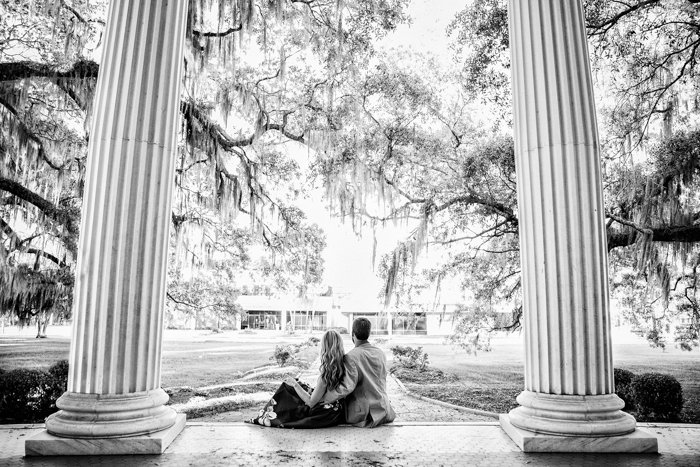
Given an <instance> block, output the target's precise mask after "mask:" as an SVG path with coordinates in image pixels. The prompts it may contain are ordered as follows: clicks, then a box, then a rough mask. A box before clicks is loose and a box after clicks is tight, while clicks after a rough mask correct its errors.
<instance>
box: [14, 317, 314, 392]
mask: <svg viewBox="0 0 700 467" xmlns="http://www.w3.org/2000/svg"><path fill="white" fill-rule="evenodd" d="M64 334H65V333H64ZM194 334H195V337H192V338H190V337H187V336H188V333H186V332H183V331H166V333H165V339H164V342H163V368H162V385H163V387H173V386H193V387H199V386H208V385H213V384H220V383H226V382H230V381H232V380H233V379H235V376H236V374H237V373H241V372H244V371H247V370H250V369H253V368H255V367H258V366H261V365H266V364H270V363H273V361H271V360H270V357H271V356H272V353H273V349H274V347H275V345H277V344H286V343H301V342H303V341H305V340H306V339H308V335H306V334H299V335H296V336H279V335H277V336H270V335H266V334H262V333H261V334H247V333H243V332H224V333H221V334H210V333H206V332H204V331H197V332H196V333H194ZM69 346H70V343H69V339H68V338H67V337H50V338H48V339H34V338H33V337H29V336H26V337H25V336H24V335H22V336H17V335H10V336H3V335H2V334H0V368H3V369H5V370H12V369H15V368H43V369H46V368H48V367H49V366H50V365H51V364H53V363H54V362H55V361H57V360H60V359H66V358H68V352H69ZM310 352H311V353H313V352H316V353H317V352H318V347H316V348H313V349H309V350H307V351H305V353H310ZM308 357H311V355H310V354H309V355H308V356H307V358H308Z"/></svg>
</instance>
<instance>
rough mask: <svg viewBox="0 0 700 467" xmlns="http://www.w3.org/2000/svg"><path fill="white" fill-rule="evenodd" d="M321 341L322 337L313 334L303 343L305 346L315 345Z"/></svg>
mask: <svg viewBox="0 0 700 467" xmlns="http://www.w3.org/2000/svg"><path fill="white" fill-rule="evenodd" d="M320 342H321V339H319V338H318V337H316V336H311V337H309V338H308V339H307V340H306V342H304V343H303V344H302V345H303V346H304V347H315V346H317V345H318V344H319V343H320Z"/></svg>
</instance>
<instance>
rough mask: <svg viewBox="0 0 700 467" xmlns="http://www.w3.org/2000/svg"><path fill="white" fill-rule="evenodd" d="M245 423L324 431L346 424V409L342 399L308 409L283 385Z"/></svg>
mask: <svg viewBox="0 0 700 467" xmlns="http://www.w3.org/2000/svg"><path fill="white" fill-rule="evenodd" d="M300 384H301V385H302V387H303V388H304V389H305V390H306V391H307V392H309V393H311V392H312V391H310V390H309V387H308V386H306V385H305V384H303V383H300ZM246 422H248V423H254V424H256V425H263V426H270V427H277V428H325V427H329V426H336V425H339V424H341V423H345V406H344V401H343V400H342V399H341V400H338V401H336V402H333V403H332V404H323V403H320V404H316V405H315V406H314V407H309V406H308V405H306V403H304V401H303V400H302V399H301V397H299V395H298V394H297V392H296V390H295V389H294V387H293V386H290V385H288V384H287V383H282V384H281V385H280V387H279V388H278V389H277V391H276V392H275V394H274V395H273V396H272V399H270V400H269V401H268V402H267V404H265V407H263V408H262V410H260V411H259V412H258V416H257V417H255V418H252V419H250V420H246Z"/></svg>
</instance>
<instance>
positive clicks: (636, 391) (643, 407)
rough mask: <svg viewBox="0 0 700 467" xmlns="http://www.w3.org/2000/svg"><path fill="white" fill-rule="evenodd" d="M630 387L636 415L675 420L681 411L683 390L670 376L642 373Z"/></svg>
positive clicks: (633, 380)
mask: <svg viewBox="0 0 700 467" xmlns="http://www.w3.org/2000/svg"><path fill="white" fill-rule="evenodd" d="M630 386H631V390H632V398H633V399H634V403H635V407H636V409H637V413H638V414H639V415H641V416H642V417H653V418H654V419H657V420H659V419H660V420H670V419H676V418H678V415H679V414H680V412H681V410H682V409H683V389H682V388H681V384H680V383H679V382H678V380H677V379H676V378H674V377H673V376H671V375H664V374H661V373H643V374H641V375H637V376H635V377H634V378H633V379H632V384H631V385H630Z"/></svg>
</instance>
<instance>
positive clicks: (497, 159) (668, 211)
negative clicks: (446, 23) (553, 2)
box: [386, 0, 700, 350]
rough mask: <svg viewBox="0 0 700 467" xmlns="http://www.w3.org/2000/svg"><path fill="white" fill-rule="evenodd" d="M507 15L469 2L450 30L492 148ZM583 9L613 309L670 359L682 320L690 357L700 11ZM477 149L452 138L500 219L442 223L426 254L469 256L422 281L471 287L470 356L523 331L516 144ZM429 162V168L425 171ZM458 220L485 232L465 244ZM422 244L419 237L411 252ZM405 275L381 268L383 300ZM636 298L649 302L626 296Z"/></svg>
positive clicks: (456, 216)
mask: <svg viewBox="0 0 700 467" xmlns="http://www.w3.org/2000/svg"><path fill="white" fill-rule="evenodd" d="M506 3H507V2H505V1H503V0H477V1H475V2H472V3H471V4H469V5H468V6H467V7H466V8H465V9H464V10H463V11H462V12H460V13H459V14H458V15H457V16H456V18H455V19H454V21H453V22H452V24H451V25H450V27H449V28H448V31H449V32H450V33H451V34H452V37H453V39H454V50H455V55H456V57H457V60H458V62H459V63H461V65H462V69H461V74H462V76H461V84H462V86H461V90H462V92H463V93H464V96H465V100H466V101H471V102H480V103H482V105H484V106H485V107H486V108H487V109H489V112H490V113H491V114H492V115H497V116H498V118H496V120H495V121H494V122H492V126H491V128H492V130H493V134H496V135H499V134H505V135H507V134H509V133H510V126H511V125H512V115H511V106H512V99H511V89H510V85H509V81H510V77H509V74H510V69H509V66H510V65H509V50H508V47H509V40H508V28H507V4H506ZM584 3H585V9H586V16H587V22H588V33H589V50H590V53H591V59H592V65H593V73H594V80H595V85H596V97H597V100H598V102H597V105H598V109H599V115H600V116H601V121H600V122H599V123H600V124H599V128H600V130H601V142H602V149H603V151H602V154H603V175H604V190H605V200H606V213H605V214H606V218H607V224H606V225H607V230H608V249H609V251H610V254H611V267H612V272H613V274H612V283H611V285H612V290H613V298H614V299H616V300H618V301H619V302H620V304H621V305H622V308H623V310H624V313H625V315H626V318H627V320H628V321H630V322H632V323H633V324H634V325H635V326H636V327H637V328H638V329H639V330H640V331H641V332H643V333H644V334H645V335H646V336H647V337H648V338H649V340H650V341H651V342H652V343H653V344H654V345H664V340H665V338H664V336H663V335H664V333H665V331H666V330H667V327H668V323H669V321H670V320H671V319H680V320H681V322H682V323H684V325H683V326H680V327H679V328H678V329H677V334H676V335H675V336H673V337H674V338H675V340H676V342H677V343H678V345H680V346H681V347H682V348H685V349H690V348H693V347H696V346H697V345H698V332H699V331H700V308H698V302H697V296H696V293H697V287H696V285H697V275H696V274H697V267H698V263H699V261H700V255H699V253H700V250H699V249H698V242H699V241H700V199H698V196H697V193H698V188H700V187H698V179H697V175H698V167H699V165H698V162H699V161H700V159H699V158H700V140H699V139H698V138H699V135H700V128H699V127H698V122H699V116H700V112H699V111H698V110H699V108H698V83H699V82H700V81H699V80H698V79H697V77H698V67H697V60H698V48H699V47H698V46H699V45H700V42H699V41H700V35H699V34H700V18H699V17H698V15H699V13H700V11H699V8H698V4H697V2H694V1H681V0H679V1H637V2H629V3H623V2H603V1H600V2H599V1H588V2H584ZM475 136H477V137H478V133H473V131H468V132H467V133H466V134H463V133H461V132H459V131H455V132H453V135H452V137H453V140H454V141H455V143H456V144H459V145H461V146H468V147H469V150H468V151H467V152H466V154H470V153H471V154H473V157H470V156H468V155H467V156H466V157H465V156H460V157H459V158H456V159H457V160H461V161H464V164H463V166H462V167H461V169H462V170H461V172H460V173H459V174H458V175H457V180H460V181H461V182H462V183H464V185H465V186H466V187H470V189H472V190H473V189H474V188H471V187H479V188H481V189H486V190H488V192H489V194H490V195H492V197H491V198H488V197H486V196H484V194H483V193H479V194H480V198H485V199H487V200H488V201H489V203H490V204H491V206H499V207H502V208H501V209H499V210H498V211H495V210H493V209H491V210H490V211H487V210H484V209H483V208H482V209H481V210H480V211H476V210H474V211H471V212H470V211H469V210H468V209H463V210H462V211H461V212H459V211H457V210H453V211H452V212H451V216H450V220H449V221H448V222H447V223H446V224H445V225H447V226H449V227H448V229H446V230H447V232H449V233H450V234H452V236H450V235H448V236H446V237H441V236H440V234H441V232H444V231H445V229H444V228H443V229H442V230H441V227H440V226H441V225H442V224H443V222H441V221H440V220H439V218H437V219H435V220H434V221H433V222H432V223H431V225H432V224H434V225H435V231H434V232H433V227H431V231H430V233H429V234H428V236H429V237H431V238H430V239H429V240H428V242H427V243H430V242H436V243H440V242H442V243H445V242H448V243H449V244H451V245H455V244H457V243H459V242H461V243H462V244H463V247H461V251H459V250H458V251H456V252H455V253H454V254H453V257H452V258H450V259H449V260H447V261H444V263H443V266H442V267H438V268H432V270H428V271H426V272H425V275H426V276H425V277H427V278H433V279H435V278H440V277H443V276H444V275H445V274H448V275H452V276H460V275H461V276H462V277H464V278H465V288H466V289H467V290H470V291H471V292H472V293H473V298H474V300H473V302H472V303H473V304H474V306H472V307H470V308H471V309H470V310H469V311H470V312H469V313H466V314H465V316H464V319H463V320H462V321H461V322H460V323H459V328H460V329H459V332H458V333H457V334H456V335H455V336H454V338H455V341H456V342H458V343H463V344H464V345H465V347H466V348H467V349H469V350H471V349H475V348H479V347H480V346H481V345H482V343H480V342H483V339H482V340H481V341H479V339H478V337H479V336H481V337H483V336H484V335H487V334H488V331H489V330H493V329H504V328H506V329H514V328H517V327H518V326H519V324H520V318H521V308H520V304H519V278H518V275H519V267H518V264H519V257H518V256H519V251H518V249H519V247H518V242H517V227H518V226H517V208H516V204H515V197H514V193H515V191H514V187H515V177H514V171H513V162H512V161H513V153H512V142H510V141H509V140H508V137H507V136H505V137H504V136H496V137H493V136H487V137H486V138H483V139H482V140H481V141H480V142H478V141H477V143H476V144H474V140H475ZM477 140H478V138H477ZM434 160H435V159H434V157H423V158H422V159H421V161H422V162H423V163H425V162H428V163H429V164H430V165H431V166H433V164H432V161H434ZM436 165H438V166H439V163H438V164H436ZM404 170H406V171H410V170H411V169H409V168H405V169H404ZM445 175H448V172H445V173H443V176H441V177H438V178H437V179H436V180H435V181H434V183H433V184H432V185H430V184H429V185H428V186H427V187H426V188H425V191H428V192H431V197H429V199H428V200H422V199H416V201H421V202H422V207H421V209H420V210H419V212H422V213H423V214H425V213H429V212H432V210H433V209H434V207H433V205H436V206H442V205H443V204H442V203H440V202H439V201H438V202H431V199H430V198H432V196H435V195H434V194H435V193H436V191H438V190H439V189H441V188H443V187H445V186H449V185H450V181H449V180H450V179H451V177H446V176H445ZM438 187H439V188H438ZM407 199H409V201H410V199H411V197H407ZM438 199H439V198H438ZM415 204H421V203H415ZM459 205H461V203H460V204H458V206H459ZM468 205H470V206H473V205H471V204H468ZM425 217H426V218H429V217H430V216H425ZM461 219H464V222H463V223H462V224H461V226H463V225H471V226H483V229H482V230H477V231H475V232H473V233H470V234H466V235H465V234H463V233H462V232H461V231H460V220H461ZM455 234H456V235H455ZM424 236H425V234H424V233H422V232H421V233H420V235H418V236H417V237H414V239H415V238H422V237H424ZM433 236H434V237H435V238H434V239H433V238H432V237H433ZM424 243H425V242H424ZM409 250H410V249H409ZM405 251H407V250H406V248H405V247H404V246H402V247H400V248H398V249H397V251H396V252H395V255H394V256H395V258H394V260H393V264H394V265H401V264H403V263H402V262H401V261H397V260H400V259H401V258H402V255H404V254H405V253H404V252H405ZM406 264H408V266H404V269H405V268H406V267H409V268H410V267H411V266H410V262H408V263H406ZM400 269H401V268H400V267H398V266H397V267H388V268H386V271H387V277H388V278H389V279H388V281H387V284H388V285H389V286H391V283H392V281H394V280H395V279H394V278H393V277H394V276H395V275H396V272H397V271H400ZM414 274H415V273H414ZM642 286H643V287H642ZM640 288H641V289H642V290H644V293H643V294H640V293H633V292H632V291H636V292H639V290H640ZM388 289H390V287H388ZM504 301H505V302H506V303H510V304H511V306H512V308H513V310H514V311H513V313H512V318H513V319H512V320H511V321H510V322H507V323H504V322H501V321H499V319H500V318H502V315H501V314H497V313H495V308H496V307H498V308H501V309H503V308H504ZM485 345H486V346H487V345H488V344H487V343H486V344H485Z"/></svg>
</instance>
